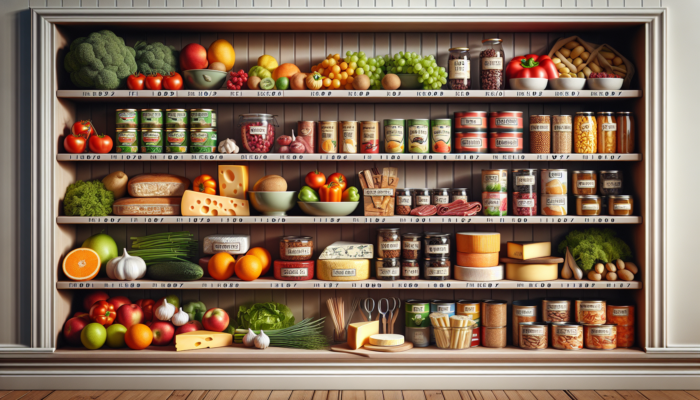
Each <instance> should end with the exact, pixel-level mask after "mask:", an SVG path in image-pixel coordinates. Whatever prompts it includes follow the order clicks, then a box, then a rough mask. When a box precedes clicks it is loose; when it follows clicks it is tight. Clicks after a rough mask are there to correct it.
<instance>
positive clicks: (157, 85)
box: [146, 74, 163, 90]
mask: <svg viewBox="0 0 700 400" xmlns="http://www.w3.org/2000/svg"><path fill="white" fill-rule="evenodd" d="M146 88H147V89H151V90H163V75H161V74H156V75H148V76H147V77H146Z"/></svg>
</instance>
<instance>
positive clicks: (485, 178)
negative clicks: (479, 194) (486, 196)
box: [481, 169, 508, 193]
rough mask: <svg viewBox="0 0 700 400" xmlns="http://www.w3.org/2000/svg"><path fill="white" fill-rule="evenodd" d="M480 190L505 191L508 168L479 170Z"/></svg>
mask: <svg viewBox="0 0 700 400" xmlns="http://www.w3.org/2000/svg"><path fill="white" fill-rule="evenodd" d="M481 190H482V191H484V192H504V193H505V192H507V191H508V170H507V169H485V170H482V171H481Z"/></svg>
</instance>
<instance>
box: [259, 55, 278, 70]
mask: <svg viewBox="0 0 700 400" xmlns="http://www.w3.org/2000/svg"><path fill="white" fill-rule="evenodd" d="M258 65H259V66H261V67H263V68H265V69H266V70H268V71H270V72H272V71H274V70H275V68H277V67H278V66H279V64H277V60H275V57H272V56H270V55H267V54H265V55H262V56H260V58H258Z"/></svg>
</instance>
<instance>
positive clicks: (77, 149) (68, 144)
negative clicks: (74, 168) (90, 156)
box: [63, 134, 87, 154]
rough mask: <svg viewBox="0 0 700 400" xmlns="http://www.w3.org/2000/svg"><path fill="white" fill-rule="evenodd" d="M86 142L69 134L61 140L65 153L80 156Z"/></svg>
mask: <svg viewBox="0 0 700 400" xmlns="http://www.w3.org/2000/svg"><path fill="white" fill-rule="evenodd" d="M86 143H87V141H86V140H85V138H84V137H82V136H78V135H73V134H70V135H68V136H66V138H65V139H63V147H64V148H65V149H66V151H67V152H69V153H73V154H80V153H84V152H85V144H86Z"/></svg>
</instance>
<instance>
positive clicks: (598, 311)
mask: <svg viewBox="0 0 700 400" xmlns="http://www.w3.org/2000/svg"><path fill="white" fill-rule="evenodd" d="M574 317H575V318H576V322H578V323H580V324H590V325H602V324H604V323H605V322H606V308H605V300H576V308H575V310H574Z"/></svg>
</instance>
